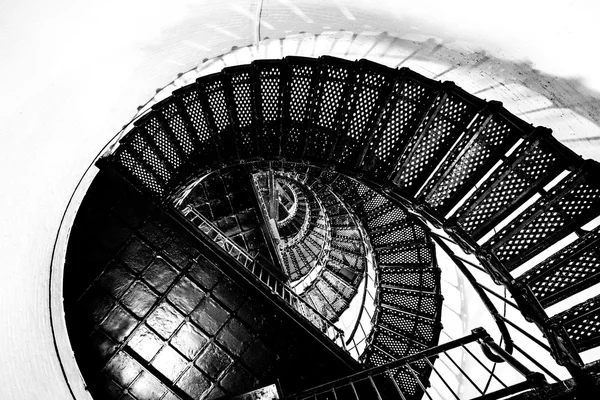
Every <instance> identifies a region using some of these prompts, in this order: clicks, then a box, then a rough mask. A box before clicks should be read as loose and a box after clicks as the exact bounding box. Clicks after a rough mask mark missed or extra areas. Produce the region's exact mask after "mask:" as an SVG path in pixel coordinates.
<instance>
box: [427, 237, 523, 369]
mask: <svg viewBox="0 0 600 400" xmlns="http://www.w3.org/2000/svg"><path fill="white" fill-rule="evenodd" d="M430 235H431V237H432V238H433V240H434V241H435V242H436V243H437V245H438V246H440V248H441V249H442V250H444V252H445V253H446V254H447V255H448V257H450V259H452V261H453V262H454V264H456V266H457V267H458V269H459V270H460V272H461V273H462V274H463V275H464V277H465V278H467V280H468V281H469V283H470V284H471V286H472V287H473V289H474V290H475V292H476V293H477V295H478V296H479V298H480V299H481V301H482V302H483V304H484V305H485V308H487V310H488V311H489V313H490V315H491V316H492V318H493V319H494V322H496V325H497V326H498V329H499V330H500V334H501V335H502V338H503V341H504V350H505V351H506V352H507V353H508V354H512V352H513V350H514V343H513V340H512V337H511V335H510V332H509V331H508V328H507V326H506V324H505V323H504V320H503V319H502V317H501V315H500V313H499V312H498V310H496V307H495V306H494V303H492V301H491V300H490V298H489V297H488V295H487V294H486V293H485V291H483V290H482V289H481V287H480V286H479V283H478V282H477V279H475V276H473V274H472V273H471V271H469V269H468V268H467V267H466V266H465V264H464V263H463V262H462V260H461V259H460V258H458V257H457V256H456V255H455V254H454V252H453V251H452V249H451V248H450V247H449V246H448V245H447V244H446V242H444V240H443V239H442V237H441V236H440V235H438V234H437V233H435V232H430ZM483 351H484V354H485V355H486V356H487V358H489V359H490V360H491V361H493V362H497V363H499V362H500V363H501V362H504V361H505V360H504V359H503V358H502V357H500V356H498V355H497V354H495V353H494V352H492V351H490V350H489V349H488V348H487V347H484V348H483Z"/></svg>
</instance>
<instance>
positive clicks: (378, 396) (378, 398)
mask: <svg viewBox="0 0 600 400" xmlns="http://www.w3.org/2000/svg"><path fill="white" fill-rule="evenodd" d="M369 382H371V386H373V390H375V394H376V395H377V400H383V399H382V398H381V394H380V393H379V390H378V389H377V385H375V381H374V380H373V377H372V376H369Z"/></svg>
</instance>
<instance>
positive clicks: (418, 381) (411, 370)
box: [406, 364, 433, 400]
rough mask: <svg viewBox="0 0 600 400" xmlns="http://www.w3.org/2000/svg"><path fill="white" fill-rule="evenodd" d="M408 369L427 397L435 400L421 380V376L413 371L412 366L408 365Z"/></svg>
mask: <svg viewBox="0 0 600 400" xmlns="http://www.w3.org/2000/svg"><path fill="white" fill-rule="evenodd" d="M406 368H407V369H408V372H410V374H411V375H412V376H413V377H414V378H415V379H416V380H417V384H418V385H419V387H420V388H421V389H422V390H423V393H425V394H426V395H427V397H429V399H430V400H433V398H432V397H431V395H430V394H429V392H427V388H426V387H425V386H424V385H423V383H422V382H421V379H420V378H419V375H418V374H417V373H416V372H415V370H414V369H412V367H411V366H410V364H406Z"/></svg>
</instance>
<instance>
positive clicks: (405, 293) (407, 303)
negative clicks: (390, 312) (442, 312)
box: [379, 284, 442, 318]
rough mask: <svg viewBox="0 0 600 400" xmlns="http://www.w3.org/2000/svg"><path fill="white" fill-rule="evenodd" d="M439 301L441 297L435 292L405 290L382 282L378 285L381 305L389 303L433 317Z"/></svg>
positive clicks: (414, 312)
mask: <svg viewBox="0 0 600 400" xmlns="http://www.w3.org/2000/svg"><path fill="white" fill-rule="evenodd" d="M441 301H442V297H441V296H440V295H438V294H435V293H428V292H425V291H418V290H405V289H404V288H401V287H393V286H389V285H383V284H382V285H381V286H380V287H379V302H380V304H381V305H390V306H392V307H394V308H397V309H399V310H402V311H408V312H411V313H413V314H415V315H419V316H422V317H426V318H434V317H435V316H436V315H437V313H438V310H439V306H440V304H441Z"/></svg>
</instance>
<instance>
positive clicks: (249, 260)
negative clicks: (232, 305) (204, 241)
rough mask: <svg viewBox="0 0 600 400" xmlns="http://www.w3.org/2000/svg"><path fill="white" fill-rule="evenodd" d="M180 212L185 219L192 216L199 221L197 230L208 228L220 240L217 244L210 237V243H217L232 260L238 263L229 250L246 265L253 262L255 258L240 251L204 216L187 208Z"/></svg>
mask: <svg viewBox="0 0 600 400" xmlns="http://www.w3.org/2000/svg"><path fill="white" fill-rule="evenodd" d="M182 212H183V215H185V216H186V217H187V216H188V215H189V214H193V215H194V217H196V218H198V219H199V220H200V221H201V225H199V226H197V228H199V229H200V230H202V227H203V226H204V227H207V228H209V229H210V230H211V231H212V232H213V233H214V234H215V235H216V236H218V237H219V238H220V239H221V241H220V242H218V241H217V240H215V238H212V237H211V239H212V241H213V242H215V243H217V244H218V245H219V246H221V247H222V248H223V249H225V250H226V251H227V252H228V253H229V254H231V255H232V256H234V258H235V259H236V260H238V261H240V260H239V259H238V258H237V257H236V256H235V255H234V253H232V252H231V251H230V249H235V250H236V251H237V252H238V253H239V254H240V255H242V256H243V257H244V259H245V260H246V261H247V263H248V264H249V263H252V262H254V261H255V257H253V256H251V255H250V254H248V253H247V252H246V250H244V249H242V248H241V247H240V246H239V245H238V244H237V243H235V242H234V241H233V240H231V239H229V237H227V236H226V235H224V234H223V233H222V232H221V230H220V229H219V228H217V227H216V226H215V225H214V224H213V223H212V222H210V221H209V220H208V219H207V218H206V217H204V215H202V214H200V213H199V212H198V211H197V210H196V209H195V208H194V207H192V206H187V207H186V208H184V209H183V210H182ZM202 232H203V233H205V234H207V233H206V232H204V231H202ZM226 246H227V247H226ZM240 262H241V261H240ZM242 264H243V265H244V266H246V265H247V264H246V263H242Z"/></svg>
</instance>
